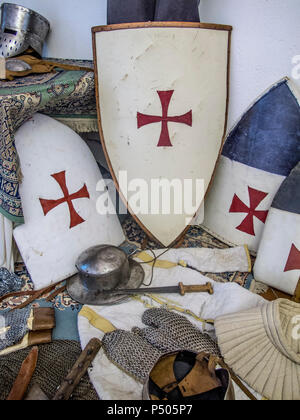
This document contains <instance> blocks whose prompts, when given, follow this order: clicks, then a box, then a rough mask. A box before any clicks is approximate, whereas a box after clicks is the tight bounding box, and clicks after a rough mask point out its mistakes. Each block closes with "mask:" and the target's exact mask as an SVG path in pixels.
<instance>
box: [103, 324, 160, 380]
mask: <svg viewBox="0 0 300 420" xmlns="http://www.w3.org/2000/svg"><path fill="white" fill-rule="evenodd" d="M102 344H103V347H104V350H105V353H106V355H107V357H108V358H109V359H110V360H111V361H112V362H113V363H114V364H116V365H117V366H118V367H120V368H121V369H122V370H124V371H125V372H126V373H128V374H130V375H131V376H133V377H134V378H135V379H137V380H138V381H139V382H142V383H145V382H146V380H147V378H148V376H149V374H150V372H151V370H152V368H153V366H154V365H155V363H156V362H157V361H158V359H159V358H160V356H162V353H161V352H160V351H159V350H158V349H156V348H155V347H153V346H152V345H151V344H150V343H148V342H147V341H146V340H144V339H143V338H142V337H141V336H139V335H137V334H134V333H131V332H128V331H123V330H115V331H113V332H110V333H107V334H105V336H104V338H103V340H102Z"/></svg>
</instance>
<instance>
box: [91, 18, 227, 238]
mask: <svg viewBox="0 0 300 420" xmlns="http://www.w3.org/2000/svg"><path fill="white" fill-rule="evenodd" d="M231 29H232V28H231V27H230V26H221V25H209V24H199V23H180V24H179V23H174V22H168V23H166V22H163V23H158V22H151V23H150V22H149V23H138V24H122V25H111V26H100V27H95V28H93V44H94V59H95V66H96V72H95V77H96V96H97V105H98V120H99V131H100V134H101V140H102V145H103V148H104V150H105V153H106V157H107V160H108V164H109V166H110V170H111V173H112V176H113V178H114V181H115V184H116V186H117V189H118V191H119V193H120V195H121V196H122V197H123V199H124V201H125V202H126V204H127V207H128V209H129V211H130V212H131V214H132V215H133V216H134V217H135V219H136V220H137V222H138V223H139V224H140V226H141V227H142V228H143V229H144V230H145V232H146V233H147V234H148V235H149V236H150V237H151V238H153V239H155V240H157V241H158V242H159V243H160V244H162V245H164V246H169V245H171V244H173V243H175V242H176V240H178V239H179V238H180V237H181V235H182V234H183V233H184V232H185V230H186V229H187V227H188V225H189V224H191V223H192V221H193V218H194V216H195V213H196V212H197V210H198V209H200V207H201V204H202V201H203V199H204V196H205V193H206V191H207V189H208V187H209V185H210V182H211V179H212V176H213V173H214V170H215V166H216V163H217V160H218V157H219V154H220V150H221V147H222V144H223V139H224V134H225V131H226V115H227V106H228V78H229V74H228V73H229V51H230V34H231ZM201 187H203V188H201Z"/></svg>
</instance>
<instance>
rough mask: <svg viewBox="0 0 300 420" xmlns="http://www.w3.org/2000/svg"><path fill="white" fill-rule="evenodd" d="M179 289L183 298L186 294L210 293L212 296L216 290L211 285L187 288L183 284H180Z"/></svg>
mask: <svg viewBox="0 0 300 420" xmlns="http://www.w3.org/2000/svg"><path fill="white" fill-rule="evenodd" d="M179 289H180V294H181V296H184V295H185V294H186V293H209V294H210V295H212V294H213V293H214V289H213V287H212V284H211V283H206V284H205V285H197V284H196V285H190V286H185V285H184V284H183V283H179Z"/></svg>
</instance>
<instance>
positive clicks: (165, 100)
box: [137, 90, 193, 147]
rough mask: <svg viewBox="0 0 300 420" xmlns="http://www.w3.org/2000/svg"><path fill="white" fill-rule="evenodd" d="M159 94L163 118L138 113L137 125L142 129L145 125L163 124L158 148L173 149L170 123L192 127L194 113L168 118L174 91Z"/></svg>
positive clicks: (159, 92)
mask: <svg viewBox="0 0 300 420" xmlns="http://www.w3.org/2000/svg"><path fill="white" fill-rule="evenodd" d="M157 93H158V96H159V99H160V102H161V107H162V116H156V115H145V114H141V113H140V112H138V113H137V125H138V128H141V127H143V126H144V125H148V124H153V123H160V122H161V133H160V138H159V142H158V145H157V147H163V146H165V147H172V143H171V140H170V134H169V127H168V123H171V122H173V123H180V124H186V125H189V126H190V127H191V126H192V123H193V121H192V111H189V112H187V113H186V114H184V115H179V116H175V117H169V116H168V111H169V105H170V102H171V98H172V96H173V93H174V90H166V91H157Z"/></svg>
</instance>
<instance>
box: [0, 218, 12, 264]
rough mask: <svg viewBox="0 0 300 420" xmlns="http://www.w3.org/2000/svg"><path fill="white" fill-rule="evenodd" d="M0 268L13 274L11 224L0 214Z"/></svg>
mask: <svg viewBox="0 0 300 420" xmlns="http://www.w3.org/2000/svg"><path fill="white" fill-rule="evenodd" d="M0 235H1V237H0V267H5V268H7V270H9V271H10V272H14V251H13V248H14V246H13V223H12V221H11V220H9V219H7V218H6V217H5V216H3V215H2V214H0Z"/></svg>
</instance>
